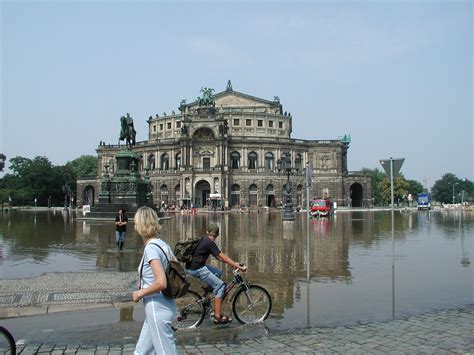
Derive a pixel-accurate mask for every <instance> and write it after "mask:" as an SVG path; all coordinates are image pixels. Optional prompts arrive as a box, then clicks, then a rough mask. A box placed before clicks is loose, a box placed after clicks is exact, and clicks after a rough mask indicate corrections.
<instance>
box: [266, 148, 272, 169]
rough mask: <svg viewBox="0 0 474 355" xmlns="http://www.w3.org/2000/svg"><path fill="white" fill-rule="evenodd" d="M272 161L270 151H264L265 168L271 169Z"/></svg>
mask: <svg viewBox="0 0 474 355" xmlns="http://www.w3.org/2000/svg"><path fill="white" fill-rule="evenodd" d="M273 162H274V158H273V154H272V153H270V152H268V153H265V169H267V170H273V166H274V164H273Z"/></svg>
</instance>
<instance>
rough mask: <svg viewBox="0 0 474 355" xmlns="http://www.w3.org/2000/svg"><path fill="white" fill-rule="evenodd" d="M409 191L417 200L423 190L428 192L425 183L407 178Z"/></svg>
mask: <svg viewBox="0 0 474 355" xmlns="http://www.w3.org/2000/svg"><path fill="white" fill-rule="evenodd" d="M407 183H408V192H409V193H410V194H411V196H412V198H413V200H416V196H417V195H418V194H420V193H422V192H428V191H426V189H425V188H424V187H423V185H422V184H421V183H420V182H418V181H416V180H407Z"/></svg>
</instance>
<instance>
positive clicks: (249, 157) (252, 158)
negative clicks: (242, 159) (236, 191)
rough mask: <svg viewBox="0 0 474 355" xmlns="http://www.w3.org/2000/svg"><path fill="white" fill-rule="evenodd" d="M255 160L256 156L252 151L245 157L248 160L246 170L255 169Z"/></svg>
mask: <svg viewBox="0 0 474 355" xmlns="http://www.w3.org/2000/svg"><path fill="white" fill-rule="evenodd" d="M257 159H258V155H257V153H256V152H254V151H253V150H252V151H251V152H250V153H249V154H248V155H247V160H248V163H247V168H248V169H249V170H255V169H257Z"/></svg>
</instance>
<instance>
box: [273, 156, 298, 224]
mask: <svg viewBox="0 0 474 355" xmlns="http://www.w3.org/2000/svg"><path fill="white" fill-rule="evenodd" d="M277 169H278V172H280V171H284V172H285V173H286V176H287V178H286V186H285V205H284V206H283V220H284V221H294V220H295V215H294V214H293V203H292V202H291V181H290V175H291V174H292V173H293V172H292V168H291V158H290V156H289V154H288V153H287V154H284V155H283V156H282V157H281V159H278V161H277Z"/></svg>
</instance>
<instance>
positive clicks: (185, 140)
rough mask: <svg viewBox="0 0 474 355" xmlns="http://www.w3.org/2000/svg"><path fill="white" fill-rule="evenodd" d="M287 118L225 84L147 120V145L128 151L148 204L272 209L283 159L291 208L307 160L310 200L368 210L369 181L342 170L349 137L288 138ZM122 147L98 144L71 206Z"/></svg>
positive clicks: (92, 197) (95, 184) (91, 190)
mask: <svg viewBox="0 0 474 355" xmlns="http://www.w3.org/2000/svg"><path fill="white" fill-rule="evenodd" d="M292 119H293V117H292V116H291V114H290V113H287V112H284V111H283V106H282V105H281V103H280V100H279V98H278V97H274V99H273V100H265V99H261V98H257V97H254V96H250V95H247V94H244V93H240V92H237V91H234V90H233V88H232V85H231V83H230V81H229V82H228V84H227V89H226V90H225V91H223V92H220V93H217V94H215V95H214V94H213V93H212V90H211V89H207V90H204V91H203V97H202V98H198V100H196V101H194V102H192V103H189V104H187V103H186V101H185V100H183V101H182V102H181V104H180V106H179V113H175V112H174V111H173V112H172V114H166V113H164V114H163V115H161V116H159V115H158V114H157V115H155V116H154V117H152V116H150V118H149V119H148V121H147V122H148V140H147V141H144V142H139V143H137V145H135V146H134V147H133V151H134V152H135V153H137V154H139V155H140V163H139V167H138V170H139V172H140V173H141V174H143V175H146V174H148V175H149V179H150V182H151V184H152V194H153V202H154V203H156V204H158V205H161V206H168V207H171V206H173V205H174V206H176V207H177V208H179V207H189V206H191V204H193V206H196V207H204V206H208V207H210V206H212V207H216V208H221V207H224V208H229V207H232V208H233V207H250V208H252V207H264V206H268V207H277V206H278V205H280V204H281V203H282V201H283V195H284V189H285V184H286V183H287V174H286V172H285V171H284V164H281V162H282V160H284V158H285V157H289V159H290V160H291V168H292V175H291V176H290V181H291V186H292V196H291V197H292V201H293V205H294V206H304V205H305V199H306V180H305V167H306V163H310V164H311V165H312V167H313V170H312V172H313V174H312V184H311V198H313V197H327V198H330V199H331V200H332V201H334V202H337V204H338V206H348V205H351V206H353V207H367V206H371V205H372V185H371V176H370V175H366V174H362V173H360V172H349V171H348V170H347V151H348V149H349V143H350V137H349V136H344V137H343V138H341V139H334V140H304V139H295V138H291V132H292ZM314 127H316V126H311V127H308V130H314ZM124 148H125V147H124V146H118V145H105V144H103V143H101V144H100V145H99V147H98V149H97V153H98V175H97V177H91V178H89V179H81V180H78V189H77V191H78V204H92V205H93V204H94V203H95V202H96V201H97V199H98V197H97V196H98V192H99V188H100V177H101V176H103V174H104V172H105V168H104V166H105V165H106V164H107V169H108V172H109V173H111V172H112V173H113V171H114V167H115V166H116V162H115V155H116V154H117V153H118V152H119V151H120V150H121V149H124ZM282 167H283V168H282ZM279 168H280V170H278V169H279Z"/></svg>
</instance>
